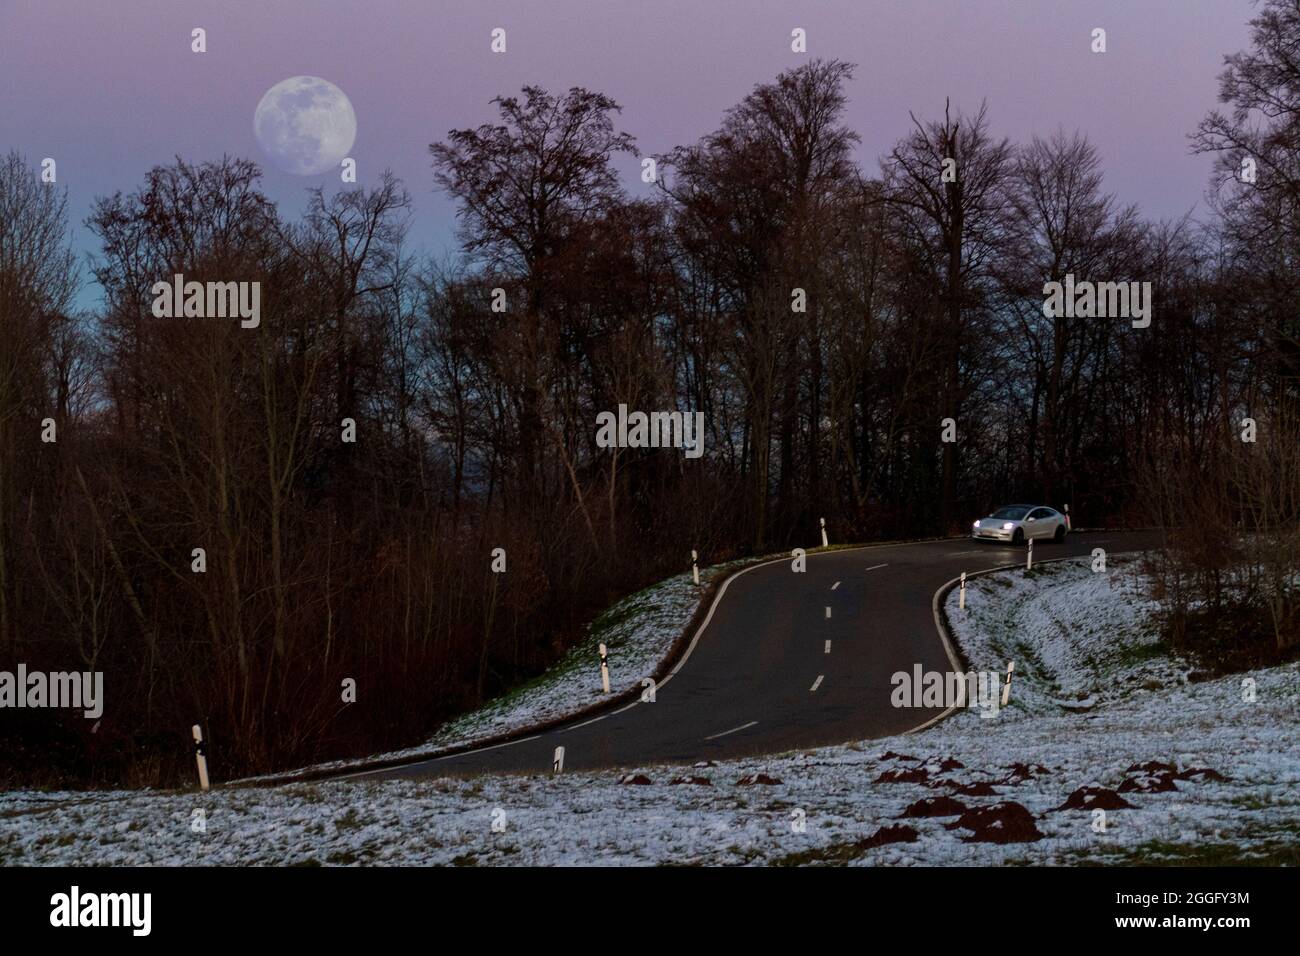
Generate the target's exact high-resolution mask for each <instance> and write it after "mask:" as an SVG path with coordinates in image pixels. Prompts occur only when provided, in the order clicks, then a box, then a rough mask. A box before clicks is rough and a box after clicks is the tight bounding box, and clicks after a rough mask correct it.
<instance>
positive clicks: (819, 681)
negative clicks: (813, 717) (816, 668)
mask: <svg viewBox="0 0 1300 956" xmlns="http://www.w3.org/2000/svg"><path fill="white" fill-rule="evenodd" d="M825 676H826V675H825V674H818V675H817V679H816V680H815V681H813V685H812V688H811V689H810V690H809V691H808V692H809V693H810V694H815V693H816V692H817V688H818V687H821V686H822V678H824V677H825Z"/></svg>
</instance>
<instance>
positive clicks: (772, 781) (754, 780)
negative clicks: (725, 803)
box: [736, 773, 781, 787]
mask: <svg viewBox="0 0 1300 956" xmlns="http://www.w3.org/2000/svg"><path fill="white" fill-rule="evenodd" d="M780 782H781V781H780V780H778V779H777V778H776V777H769V776H768V775H767V774H765V773H751V774H749V775H748V776H744V777H741V778H740V779H739V780H737V781H736V786H738V787H753V786H765V787H774V786H777V785H778V784H780Z"/></svg>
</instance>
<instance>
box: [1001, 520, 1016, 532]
mask: <svg viewBox="0 0 1300 956" xmlns="http://www.w3.org/2000/svg"><path fill="white" fill-rule="evenodd" d="M1014 527H1015V523H1014V522H1011V521H1008V522H1007V523H1006V524H1004V525H1003V526H1002V530H1003V531H1010V530H1011V529H1012V528H1014Z"/></svg>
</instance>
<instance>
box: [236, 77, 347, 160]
mask: <svg viewBox="0 0 1300 956" xmlns="http://www.w3.org/2000/svg"><path fill="white" fill-rule="evenodd" d="M253 132H254V133H255V134H256V135H257V142H258V143H259V144H260V145H261V147H262V149H263V150H265V151H266V155H267V156H269V157H270V158H271V161H272V162H273V163H275V165H276V166H278V167H280V168H281V169H283V170H284V171H285V172H286V173H294V174H295V175H298V176H316V175H319V174H320V173H323V172H326V171H328V170H330V169H337V168H338V165H339V163H340V162H341V161H342V160H343V158H344V157H345V156H347V154H348V151H349V150H350V149H352V144H353V142H355V141H356V138H357V114H356V113H354V112H353V111H352V103H351V102H350V101H349V100H348V98H347V95H346V94H345V93H344V92H343V91H342V90H340V89H339V88H338V87H337V86H335V85H334V84H333V83H331V82H329V81H328V80H322V79H321V78H320V77H318V76H292V77H290V78H289V79H287V80H281V81H280V82H279V83H277V84H275V86H273V87H271V88H270V89H269V90H267V91H266V93H265V95H263V97H262V99H261V102H259V103H258V104H257V112H256V113H254V114H253Z"/></svg>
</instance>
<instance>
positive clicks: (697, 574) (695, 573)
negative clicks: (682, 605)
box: [691, 548, 700, 584]
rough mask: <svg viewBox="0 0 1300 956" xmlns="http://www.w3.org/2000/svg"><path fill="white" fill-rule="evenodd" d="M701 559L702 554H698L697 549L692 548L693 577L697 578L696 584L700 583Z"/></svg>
mask: <svg viewBox="0 0 1300 956" xmlns="http://www.w3.org/2000/svg"><path fill="white" fill-rule="evenodd" d="M699 560H700V556H699V555H698V554H696V552H695V549H694V548H692V549H691V577H692V578H694V579H695V583H696V584H699V583H700V565H699Z"/></svg>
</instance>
